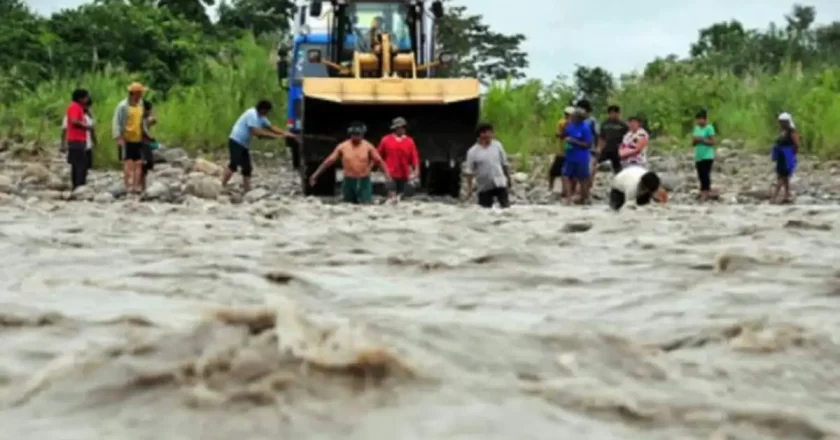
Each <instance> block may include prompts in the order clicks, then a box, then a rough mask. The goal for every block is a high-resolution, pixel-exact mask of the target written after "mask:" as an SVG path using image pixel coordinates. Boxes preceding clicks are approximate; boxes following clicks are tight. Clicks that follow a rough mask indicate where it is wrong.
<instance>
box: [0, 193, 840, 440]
mask: <svg viewBox="0 0 840 440" xmlns="http://www.w3.org/2000/svg"><path fill="white" fill-rule="evenodd" d="M271 203H274V202H261V203H259V204H255V205H251V206H247V205H241V206H226V205H218V204H211V203H206V202H192V203H188V204H186V205H183V206H172V205H162V204H161V205H158V204H151V203H149V204H140V203H137V202H125V203H116V204H111V205H96V204H89V203H55V204H47V203H41V202H38V203H33V204H21V205H18V206H5V207H0V255H2V264H0V353H2V357H0V405H2V409H1V410H0V426H2V432H3V435H2V437H3V438H7V439H19V440H20V439H38V440H64V439H67V440H88V439H106V438H107V439H121V440H133V439H138V440H139V439H173V440H175V439H177V440H181V439H202V440H213V439H219V440H222V439H225V440H226V439H241V440H261V439H285V438H290V439H338V438H348V439H406V440H409V439H410V440H413V439H417V440H420V439H423V440H430V439H440V440H448V439H517V440H524V439H552V440H556V439H599V440H600V439H604V440H606V439H645V440H653V439H668V440H674V439H713V440H721V439H785V440H795V439H837V438H840V437H838V436H840V271H838V269H840V263H838V256H840V236H838V235H837V233H836V229H837V227H838V226H840V225H838V218H840V217H838V214H840V208H838V207H819V206H809V207H805V206H799V207H797V206H789V207H770V206H764V207H756V206H749V207H748V206H713V207H697V206H693V207H692V206H676V205H674V206H667V207H654V208H650V209H647V210H638V211H626V212H622V213H621V214H618V215H616V214H613V213H610V212H608V211H607V209H606V208H605V207H603V206H593V207H587V208H564V207H554V206H544V207H528V206H515V207H514V208H512V209H510V210H508V211H505V212H501V211H489V212H486V211H478V210H477V209H473V208H465V207H459V206H452V205H444V204H432V203H426V204H412V203H403V204H401V205H398V206H377V207H368V208H356V207H347V206H336V205H332V206H330V205H322V204H320V203H318V202H316V201H306V200H291V201H289V202H288V203H287V204H280V203H279V202H277V203H275V204H271Z"/></svg>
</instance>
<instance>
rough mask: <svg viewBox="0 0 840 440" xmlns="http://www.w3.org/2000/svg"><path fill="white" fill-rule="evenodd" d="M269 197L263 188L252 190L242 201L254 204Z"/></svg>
mask: <svg viewBox="0 0 840 440" xmlns="http://www.w3.org/2000/svg"><path fill="white" fill-rule="evenodd" d="M269 195H270V193H269V192H268V190H266V189H265V188H254V189H253V190H251V191H248V192H247V193H246V194H245V197H244V200H245V202H247V203H255V202H258V201H260V200H263V199H265V198H267V197H268V196H269Z"/></svg>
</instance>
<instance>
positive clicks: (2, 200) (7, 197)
mask: <svg viewBox="0 0 840 440" xmlns="http://www.w3.org/2000/svg"><path fill="white" fill-rule="evenodd" d="M14 201H15V197H14V196H13V195H11V194H6V193H0V205H10V204H12V203H13V202H14Z"/></svg>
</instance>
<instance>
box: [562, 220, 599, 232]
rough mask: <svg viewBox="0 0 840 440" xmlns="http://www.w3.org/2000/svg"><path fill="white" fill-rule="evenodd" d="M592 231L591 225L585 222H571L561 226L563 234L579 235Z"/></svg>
mask: <svg viewBox="0 0 840 440" xmlns="http://www.w3.org/2000/svg"><path fill="white" fill-rule="evenodd" d="M590 229H592V223H590V222H587V221H573V222H568V223H566V224H565V225H563V232H569V233H580V232H586V231H588V230H590Z"/></svg>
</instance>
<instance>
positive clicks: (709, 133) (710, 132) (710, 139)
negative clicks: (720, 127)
mask: <svg viewBox="0 0 840 440" xmlns="http://www.w3.org/2000/svg"><path fill="white" fill-rule="evenodd" d="M716 134H717V133H716V132H715V127H714V126H713V125H712V124H709V125H708V128H707V129H706V137H705V138H703V143H704V144H706V145H715V135H716Z"/></svg>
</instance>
